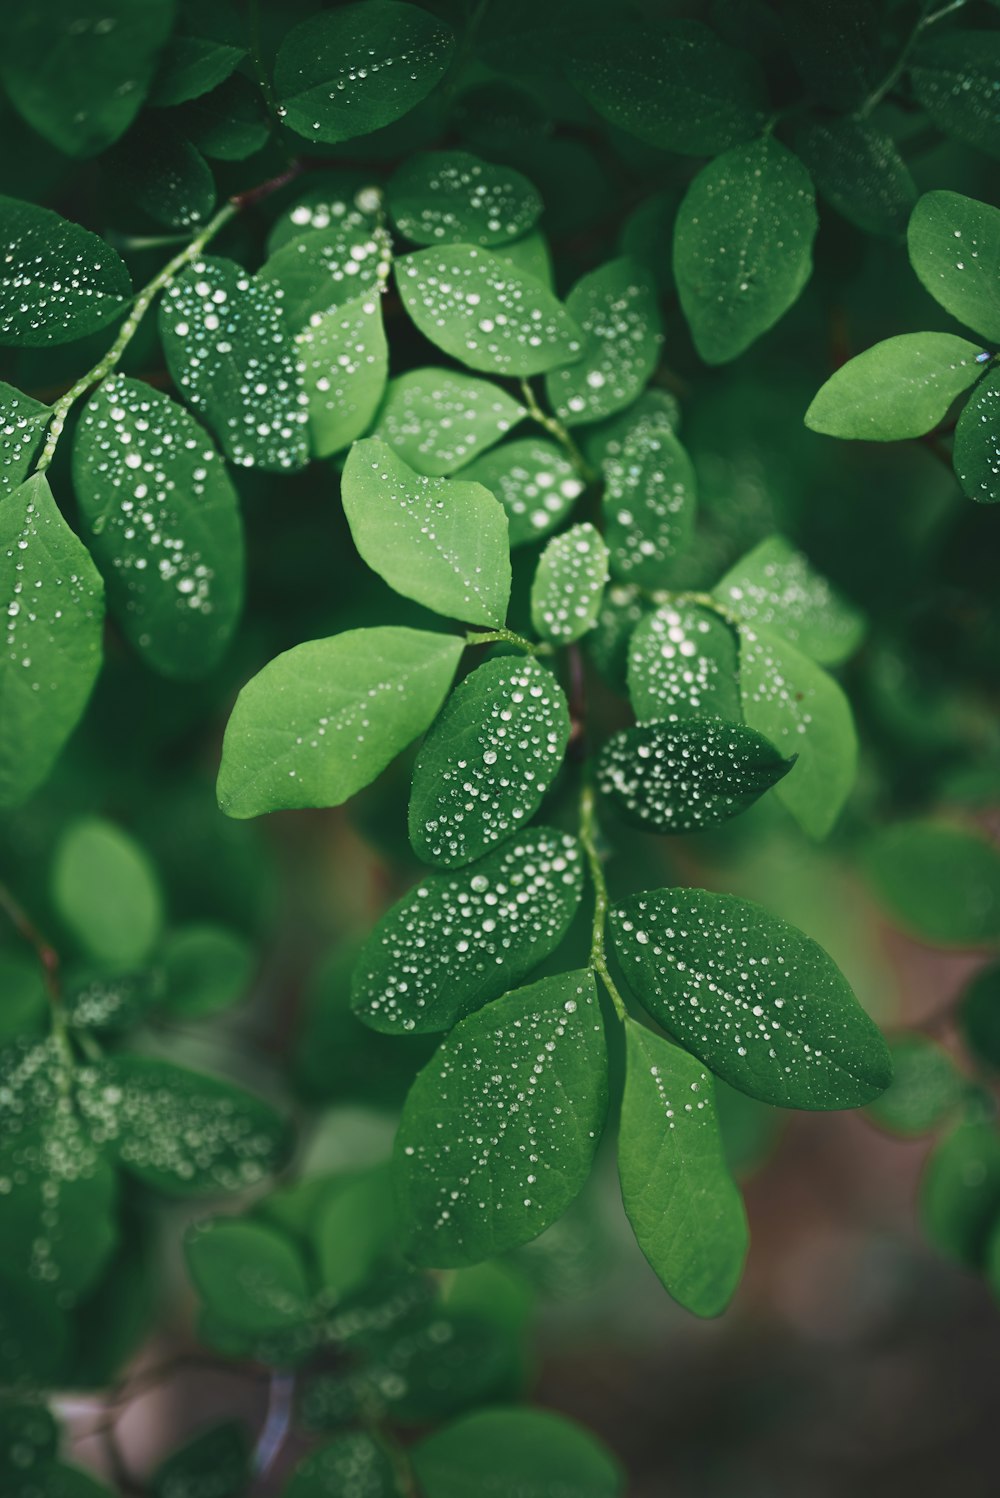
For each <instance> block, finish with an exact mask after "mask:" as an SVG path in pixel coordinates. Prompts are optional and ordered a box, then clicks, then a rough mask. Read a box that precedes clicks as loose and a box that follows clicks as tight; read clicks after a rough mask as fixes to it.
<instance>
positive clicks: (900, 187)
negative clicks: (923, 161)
mask: <svg viewBox="0 0 1000 1498" xmlns="http://www.w3.org/2000/svg"><path fill="white" fill-rule="evenodd" d="M794 139H795V150H796V152H797V153H798V155H799V156H801V158H802V160H803V162H804V163H805V165H806V167H807V168H808V171H809V175H810V176H811V177H812V179H813V181H814V182H815V184H816V187H817V188H818V190H819V192H820V193H821V194H822V196H823V197H824V198H826V200H827V202H828V203H830V204H831V205H832V206H833V207H834V208H836V210H837V212H838V213H841V214H843V216H844V218H846V219H849V220H850V221H851V223H852V224H857V226H858V228H859V229H864V230H865V231H866V232H867V233H869V234H886V235H890V236H893V237H895V236H896V235H898V234H902V232H903V230H904V229H905V228H906V220H907V218H908V216H909V213H910V209H911V208H912V207H913V205H914V203H915V202H916V198H917V189H916V186H915V184H914V181H913V178H912V176H911V175H910V169H909V167H908V166H907V165H906V163H905V161H904V160H903V158H902V157H901V156H900V154H899V151H898V150H897V148H896V143H895V141H894V140H893V139H892V137H891V136H889V135H886V134H885V133H884V132H883V131H881V130H878V129H876V127H875V126H874V125H871V124H869V123H868V121H867V120H852V119H824V120H809V121H807V122H806V123H805V124H803V125H801V126H800V127H799V128H798V129H797V130H796V131H795V137H794Z"/></svg>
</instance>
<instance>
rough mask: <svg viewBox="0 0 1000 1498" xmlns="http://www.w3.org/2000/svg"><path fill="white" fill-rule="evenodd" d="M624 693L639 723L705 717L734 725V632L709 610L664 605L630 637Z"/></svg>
mask: <svg viewBox="0 0 1000 1498" xmlns="http://www.w3.org/2000/svg"><path fill="white" fill-rule="evenodd" d="M628 693H629V698H630V700H631V703H632V711H633V712H634V713H635V715H636V717H637V718H638V720H639V722H640V723H651V722H652V723H655V722H661V721H667V722H671V721H674V720H676V719H678V718H703V717H704V718H713V717H715V718H725V719H727V720H728V721H729V722H734V723H738V722H739V721H740V719H741V718H742V717H743V709H742V707H741V706H740V689H739V667H738V645H737V638H736V633H735V631H734V630H733V629H731V628H730V626H729V625H728V624H727V623H726V621H725V620H724V619H722V618H720V617H719V615H718V614H717V613H715V612H714V611H713V610H711V609H705V608H700V607H698V605H696V604H679V605H676V606H675V605H673V604H665V605H664V606H663V607H662V608H659V609H657V610H656V611H655V613H651V614H649V615H648V616H647V617H646V618H645V619H643V620H642V622H641V624H639V625H638V627H637V628H636V630H635V633H634V634H633V635H632V639H631V642H630V644H629V648H628Z"/></svg>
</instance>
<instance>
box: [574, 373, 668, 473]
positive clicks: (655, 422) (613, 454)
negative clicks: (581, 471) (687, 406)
mask: <svg viewBox="0 0 1000 1498" xmlns="http://www.w3.org/2000/svg"><path fill="white" fill-rule="evenodd" d="M680 419H681V412H680V406H679V405H678V403H677V400H676V398H675V397H674V396H672V395H668V394H667V392H666V391H665V390H644V391H643V392H642V394H641V395H640V396H639V399H638V400H636V401H633V403H632V405H631V406H629V407H628V409H627V410H625V411H621V412H619V414H618V415H617V416H611V417H609V418H608V419H607V421H598V422H596V423H595V424H594V425H593V426H591V427H584V428H583V429H582V430H581V431H580V432H579V434H578V436H579V440H580V442H581V444H582V446H583V451H584V455H585V456H586V458H587V459H588V461H589V462H591V463H593V464H594V466H595V467H599V466H600V465H601V464H602V463H603V462H604V460H605V458H620V457H621V455H622V453H623V452H624V450H625V443H626V442H627V441H628V440H629V439H630V438H632V439H633V440H635V439H636V437H637V434H638V433H639V432H640V431H641V432H642V434H643V437H649V436H650V435H651V434H652V433H654V432H673V433H674V434H675V435H676V433H677V431H678V429H679V427H680Z"/></svg>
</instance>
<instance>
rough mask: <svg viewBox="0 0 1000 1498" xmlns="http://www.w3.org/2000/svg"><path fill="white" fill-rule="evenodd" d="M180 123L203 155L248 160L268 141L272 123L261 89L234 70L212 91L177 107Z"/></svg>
mask: <svg viewBox="0 0 1000 1498" xmlns="http://www.w3.org/2000/svg"><path fill="white" fill-rule="evenodd" d="M177 124H178V125H179V126H180V128H181V130H182V131H183V132H184V134H185V135H186V136H187V138H188V140H190V142H191V144H192V145H194V146H197V148H198V150H199V151H200V152H201V154H202V155H203V156H208V157H210V158H211V159H212V160H213V161H245V160H246V158H247V157H248V156H252V155H253V154H254V152H255V151H260V150H262V149H263V147H264V146H266V145H267V141H268V137H269V136H270V134H271V123H270V120H269V119H268V116H267V111H266V108H265V105H264V100H263V99H262V98H261V95H260V90H259V89H257V88H255V87H254V85H253V84H252V83H251V82H250V80H249V78H245V77H244V76H243V74H242V73H234V74H233V75H232V77H230V78H227V79H226V80H225V82H224V83H220V84H219V86H218V88H213V89H212V91H211V93H208V94H202V95H200V96H199V97H198V98H197V99H192V100H191V101H190V103H188V104H182V105H181V106H180V108H179V109H178V110H177Z"/></svg>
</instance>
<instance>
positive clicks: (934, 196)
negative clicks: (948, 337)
mask: <svg viewBox="0 0 1000 1498" xmlns="http://www.w3.org/2000/svg"><path fill="white" fill-rule="evenodd" d="M906 239H907V244H908V246H909V251H910V264H911V265H912V266H913V269H914V270H915V271H916V273H917V275H918V276H919V277H920V280H921V281H922V282H923V284H924V286H925V287H926V288H927V290H928V291H929V292H930V294H931V296H932V297H933V298H934V300H935V301H937V302H940V304H941V306H942V307H943V308H944V309H945V311H946V312H950V313H951V315H952V317H956V318H957V319H958V321H959V322H963V323H965V325H966V326H967V327H969V328H973V329H975V331H976V332H977V333H979V334H980V335H981V336H982V337H983V338H991V339H998V338H1000V287H998V286H997V280H996V275H995V267H996V265H997V263H998V262H1000V209H997V208H992V207H991V206H990V205H989V204H988V203H979V202H977V201H976V199H975V198H967V197H965V196H964V195H963V194H962V193H958V192H925V193H924V195H923V197H922V198H921V199H920V201H919V203H918V204H917V206H916V207H915V208H914V210H913V215H912V217H911V219H910V224H909V228H908V229H907V232H906Z"/></svg>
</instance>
